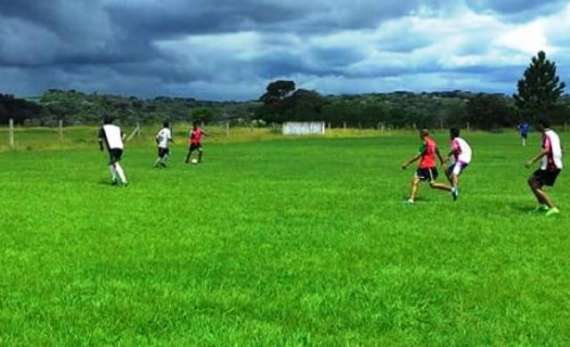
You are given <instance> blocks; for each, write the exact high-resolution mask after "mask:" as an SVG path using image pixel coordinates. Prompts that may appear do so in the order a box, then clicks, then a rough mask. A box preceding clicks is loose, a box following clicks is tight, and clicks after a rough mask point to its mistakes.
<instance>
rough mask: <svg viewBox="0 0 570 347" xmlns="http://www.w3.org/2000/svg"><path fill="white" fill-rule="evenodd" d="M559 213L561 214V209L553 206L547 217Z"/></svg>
mask: <svg viewBox="0 0 570 347" xmlns="http://www.w3.org/2000/svg"><path fill="white" fill-rule="evenodd" d="M557 214H560V210H559V209H557V208H556V207H553V208H551V209H549V210H548V212H546V217H551V216H555V215H557Z"/></svg>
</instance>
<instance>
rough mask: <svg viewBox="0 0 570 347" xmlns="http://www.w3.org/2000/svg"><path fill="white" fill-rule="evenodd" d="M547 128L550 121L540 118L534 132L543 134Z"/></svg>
mask: <svg viewBox="0 0 570 347" xmlns="http://www.w3.org/2000/svg"><path fill="white" fill-rule="evenodd" d="M548 128H550V121H549V120H548V119H546V117H541V118H540V119H539V120H538V122H536V130H538V131H540V132H543V131H544V130H546V129H548Z"/></svg>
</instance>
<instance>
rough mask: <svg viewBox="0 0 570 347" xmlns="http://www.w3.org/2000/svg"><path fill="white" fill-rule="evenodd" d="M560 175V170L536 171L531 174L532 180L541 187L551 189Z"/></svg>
mask: <svg viewBox="0 0 570 347" xmlns="http://www.w3.org/2000/svg"><path fill="white" fill-rule="evenodd" d="M558 175H560V170H541V169H538V170H536V171H535V172H534V173H533V174H532V178H533V179H534V180H535V181H536V182H538V183H540V185H541V186H549V187H553V186H554V183H556V179H557V178H558Z"/></svg>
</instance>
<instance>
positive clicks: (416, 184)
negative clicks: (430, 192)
mask: <svg viewBox="0 0 570 347" xmlns="http://www.w3.org/2000/svg"><path fill="white" fill-rule="evenodd" d="M419 171H420V170H418V173H416V174H415V175H414V177H413V178H412V184H411V193H410V198H409V199H408V202H409V203H410V204H413V203H414V202H416V196H417V195H418V190H419V189H420V182H421V181H422V178H421V176H420V174H419Z"/></svg>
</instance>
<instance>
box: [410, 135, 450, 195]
mask: <svg viewBox="0 0 570 347" xmlns="http://www.w3.org/2000/svg"><path fill="white" fill-rule="evenodd" d="M420 138H421V140H422V145H421V147H420V150H419V153H418V154H417V155H416V156H414V157H413V158H411V159H410V160H408V161H406V162H405V163H404V164H402V170H406V169H407V168H408V166H409V165H411V164H412V163H414V162H416V161H418V160H419V161H420V162H419V165H418V169H417V171H416V174H415V175H414V178H413V179H412V192H411V195H410V199H409V200H408V203H410V204H413V203H415V201H416V195H417V193H418V189H419V184H420V182H429V184H430V187H431V188H433V189H439V190H446V189H442V187H441V186H440V185H439V184H437V183H436V181H435V180H436V179H437V176H438V172H437V167H436V164H437V160H436V157H437V158H439V161H440V163H441V165H443V164H444V160H443V158H442V156H441V154H440V153H439V149H438V148H437V144H436V142H435V141H434V140H433V139H432V138H431V137H430V135H429V131H428V130H427V129H423V130H422V131H420Z"/></svg>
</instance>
